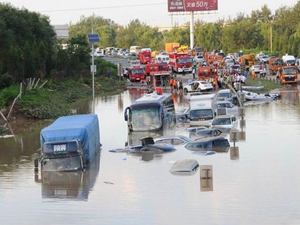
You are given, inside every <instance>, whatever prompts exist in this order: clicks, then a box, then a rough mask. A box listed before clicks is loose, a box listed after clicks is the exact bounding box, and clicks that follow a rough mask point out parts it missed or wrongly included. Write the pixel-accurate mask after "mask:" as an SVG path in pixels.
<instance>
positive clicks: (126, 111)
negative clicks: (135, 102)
mask: <svg viewBox="0 0 300 225" xmlns="http://www.w3.org/2000/svg"><path fill="white" fill-rule="evenodd" d="M129 110H130V108H129V107H127V108H126V109H125V111H124V120H125V121H128V111H129Z"/></svg>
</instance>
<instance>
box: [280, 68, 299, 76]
mask: <svg viewBox="0 0 300 225" xmlns="http://www.w3.org/2000/svg"><path fill="white" fill-rule="evenodd" d="M282 74H283V75H289V74H297V68H284V69H283V70H282Z"/></svg>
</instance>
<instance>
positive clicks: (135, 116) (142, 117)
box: [131, 106, 162, 131]
mask: <svg viewBox="0 0 300 225" xmlns="http://www.w3.org/2000/svg"><path fill="white" fill-rule="evenodd" d="M131 122H132V128H133V130H136V131H145V130H156V129H160V128H161V126H162V120H161V116H160V113H159V107H158V106H153V107H150V106H148V107H141V108H135V109H132V111H131Z"/></svg>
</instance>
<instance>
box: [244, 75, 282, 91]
mask: <svg viewBox="0 0 300 225" xmlns="http://www.w3.org/2000/svg"><path fill="white" fill-rule="evenodd" d="M274 79H275V78H274V77H272V81H270V80H268V79H261V78H255V80H252V77H251V76H249V75H248V78H247V81H246V85H247V86H264V89H262V90H255V92H259V93H264V92H270V91H271V90H274V89H277V88H281V87H282V85H281V84H278V83H276V82H274Z"/></svg>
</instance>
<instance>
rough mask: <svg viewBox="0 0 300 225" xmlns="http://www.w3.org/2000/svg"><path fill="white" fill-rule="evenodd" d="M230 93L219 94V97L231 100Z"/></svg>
mask: <svg viewBox="0 0 300 225" xmlns="http://www.w3.org/2000/svg"><path fill="white" fill-rule="evenodd" d="M229 95H230V93H228V92H227V93H226V92H220V93H219V94H218V97H223V98H229V97H230V96H229Z"/></svg>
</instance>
